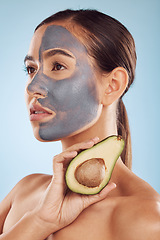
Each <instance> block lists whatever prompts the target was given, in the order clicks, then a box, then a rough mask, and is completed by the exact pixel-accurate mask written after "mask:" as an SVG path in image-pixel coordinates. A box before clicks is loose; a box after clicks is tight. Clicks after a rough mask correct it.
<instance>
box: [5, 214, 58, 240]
mask: <svg viewBox="0 0 160 240" xmlns="http://www.w3.org/2000/svg"><path fill="white" fill-rule="evenodd" d="M55 231H56V230H55ZM53 232H54V224H53V226H52V230H51V226H48V225H47V223H46V224H45V223H44V222H42V221H41V220H40V219H39V218H38V217H37V216H36V215H35V214H34V213H32V212H28V213H26V214H25V215H24V216H23V218H21V219H20V220H19V221H18V222H17V223H16V224H15V225H14V226H13V227H12V228H11V229H10V230H9V231H7V232H6V233H3V234H2V235H0V240H32V239H33V240H44V239H45V238H47V237H48V236H49V235H50V234H51V233H53Z"/></svg>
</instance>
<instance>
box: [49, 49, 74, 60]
mask: <svg viewBox="0 0 160 240" xmlns="http://www.w3.org/2000/svg"><path fill="white" fill-rule="evenodd" d="M56 54H61V55H64V56H67V57H70V58H74V57H73V56H72V55H70V54H69V53H67V52H66V51H64V50H61V49H53V50H50V51H49V52H46V53H45V56H46V57H51V56H54V55H56Z"/></svg>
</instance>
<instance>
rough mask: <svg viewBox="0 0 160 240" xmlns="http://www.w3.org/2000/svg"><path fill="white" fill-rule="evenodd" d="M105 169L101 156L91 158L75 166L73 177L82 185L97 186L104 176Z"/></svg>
mask: <svg viewBox="0 0 160 240" xmlns="http://www.w3.org/2000/svg"><path fill="white" fill-rule="evenodd" d="M105 170H106V167H105V162H104V160H103V159H102V158H91V159H89V160H86V161H85V162H83V163H82V164H80V165H79V166H78V167H77V168H76V171H75V178H76V180H77V181H78V182H79V183H80V184H82V185H84V186H87V187H92V188H93V187H98V186H99V185H100V184H101V182H102V181H103V179H104V177H105Z"/></svg>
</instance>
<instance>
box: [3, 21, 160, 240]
mask: <svg viewBox="0 0 160 240" xmlns="http://www.w3.org/2000/svg"><path fill="white" fill-rule="evenodd" d="M56 24H61V25H63V26H64V24H62V23H56ZM43 33H44V27H42V28H40V29H39V30H38V31H37V32H36V34H35V35H34V39H33V41H32V44H31V47H30V50H29V55H31V56H33V57H34V59H35V61H34V62H33V61H32V64H33V65H34V67H35V69H36V68H37V69H38V67H39V62H38V56H39V55H38V53H39V52H38V51H39V45H40V42H41V39H42V35H43ZM71 54H72V53H71ZM59 57H60V56H59ZM44 61H45V59H44ZM63 61H64V60H63ZM65 61H68V60H65ZM91 62H92V61H91ZM29 64H30V62H29ZM33 65H32V66H33ZM36 71H37V70H36ZM36 71H35V72H32V73H31V74H30V75H29V82H30V81H32V78H33V77H34V74H36ZM71 71H73V69H71ZM64 73H65V72H63V74H64ZM56 74H57V73H56ZM58 74H59V73H58ZM95 75H96V77H97V78H100V81H98V82H97V89H98V92H99V105H100V106H101V108H99V109H101V113H100V112H98V114H99V115H98V117H97V119H96V121H94V122H92V123H91V124H90V125H89V126H87V127H86V128H85V129H81V130H79V131H78V132H75V133H74V134H73V135H72V136H69V137H66V138H63V139H62V140H61V142H62V146H63V152H62V153H61V154H59V155H57V156H55V157H54V158H53V173H54V174H53V176H51V175H43V174H33V175H30V176H27V177H25V178H24V179H22V180H21V181H20V182H19V183H18V184H17V185H16V186H15V188H14V189H13V190H12V191H11V192H10V193H9V194H8V196H7V197H6V198H5V199H4V200H3V201H2V203H1V204H0V233H1V235H0V240H6V239H7V240H11V239H12V240H32V239H33V240H44V239H47V240H52V239H54V240H63V239H64V240H72V239H73V240H75V239H76V240H82V239H86V240H91V239H92V240H97V239H99V240H107V239H110V240H118V239H123V240H137V239H138V240H150V239H153V240H159V236H160V197H159V194H158V193H157V192H156V191H155V190H154V189H153V188H152V187H151V186H150V185H149V184H147V183H146V182H144V181H143V180H141V179H140V178H138V177H137V176H136V175H135V174H134V173H132V171H130V170H129V169H128V168H127V167H126V166H125V165H124V164H123V163H122V161H121V159H120V158H119V160H118V161H117V163H116V165H115V168H114V171H113V174H112V177H111V181H110V183H109V184H108V185H107V186H106V187H105V188H104V189H103V190H102V191H101V192H100V193H99V194H97V195H94V196H83V195H79V194H75V193H72V192H70V191H68V189H67V188H66V185H65V181H64V174H65V170H66V167H67V165H68V163H69V162H70V161H71V159H72V158H73V157H75V156H76V155H77V154H78V152H79V151H80V150H82V149H87V148H90V147H92V146H93V145H94V144H96V143H97V142H98V141H100V140H102V139H104V138H105V137H107V136H109V135H113V134H117V127H116V104H117V100H118V98H119V97H120V96H121V95H122V93H123V91H124V90H125V88H126V85H127V74H126V71H125V70H124V69H123V68H117V69H115V70H113V71H112V72H111V74H110V75H105V74H103V75H102V74H100V73H99V72H95ZM58 80H59V79H58ZM26 95H27V96H26V99H27V106H29V103H30V101H32V100H33V99H34V98H35V99H36V98H38V97H39V96H40V94H39V93H38V92H36V93H34V94H32V95H31V94H30V93H29V92H27V91H26ZM32 126H33V131H34V134H35V137H36V138H37V139H39V135H38V123H37V122H33V124H32ZM95 135H96V136H98V138H94V137H95ZM87 139H90V140H87ZM115 184H116V187H115Z"/></svg>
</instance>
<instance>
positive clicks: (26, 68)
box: [24, 62, 66, 75]
mask: <svg viewBox="0 0 160 240" xmlns="http://www.w3.org/2000/svg"><path fill="white" fill-rule="evenodd" d="M52 66H53V67H52V70H51V71H60V70H64V69H66V67H64V66H63V65H62V64H60V63H59V62H54V63H52ZM57 66H60V68H63V69H55V68H56V67H57ZM24 71H25V72H26V74H27V75H30V74H32V73H34V72H35V71H36V69H35V68H34V67H31V66H24ZM30 71H31V72H30Z"/></svg>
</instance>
